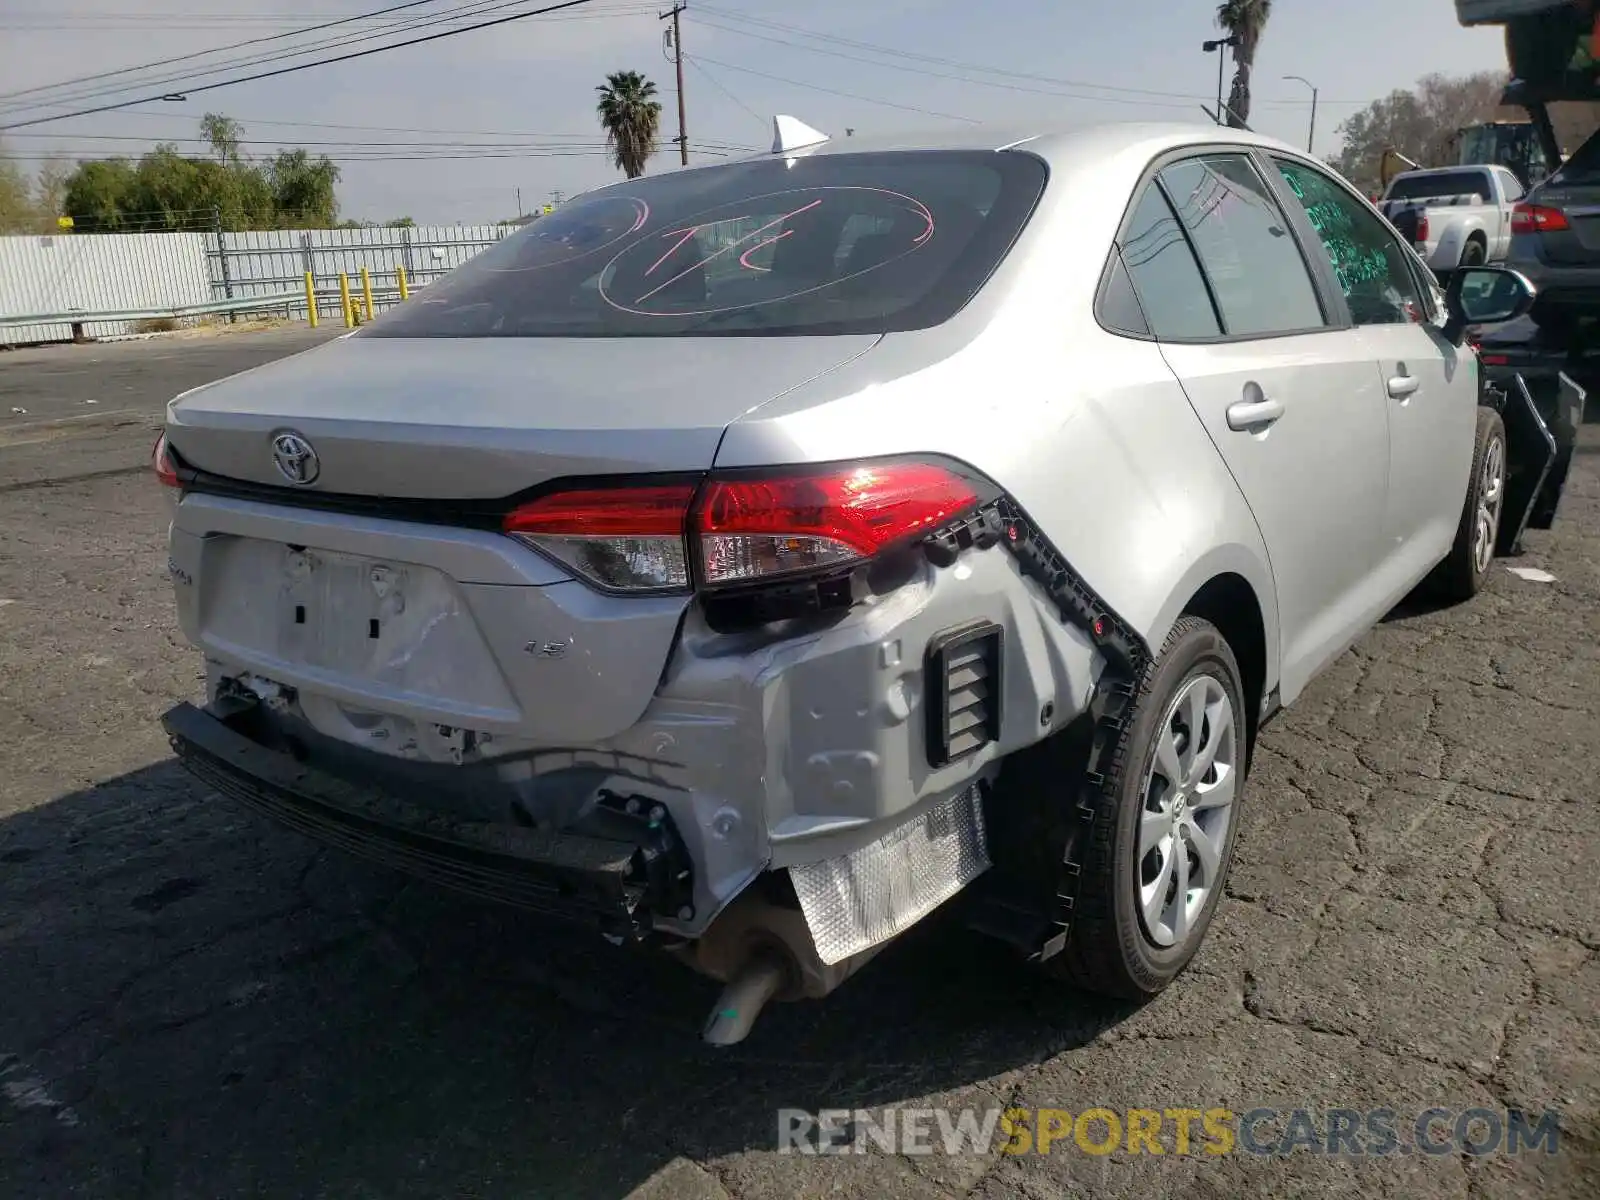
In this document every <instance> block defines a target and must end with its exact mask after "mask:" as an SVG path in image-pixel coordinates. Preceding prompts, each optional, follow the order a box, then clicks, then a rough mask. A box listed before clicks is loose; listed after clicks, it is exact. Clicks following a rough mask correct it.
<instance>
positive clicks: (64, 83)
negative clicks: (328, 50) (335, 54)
mask: <svg viewBox="0 0 1600 1200" xmlns="http://www.w3.org/2000/svg"><path fill="white" fill-rule="evenodd" d="M435 3H438V0H408V3H405V4H394V5H390V6H389V7H388V8H380V9H378V10H376V11H375V12H370V13H361V14H360V15H359V16H354V17H343V18H341V19H339V20H337V21H326V22H324V23H322V24H320V25H311V26H308V27H306V28H304V29H296V30H293V31H292V32H290V33H275V34H271V35H269V36H266V37H254V38H249V39H247V40H245V41H242V42H232V43H230V44H229V45H226V46H214V47H213V48H211V49H210V50H197V51H195V52H194V53H192V54H179V55H176V56H174V57H172V58H159V59H157V60H156V61H155V62H148V63H142V64H140V65H139V66H136V67H120V68H118V69H117V70H115V71H100V72H97V73H96V74H93V75H81V76H79V77H78V78H76V79H63V80H59V81H57V82H56V83H42V84H39V85H37V86H35V87H30V88H22V89H20V90H18V91H15V92H0V100H10V99H12V98H13V97H16V96H31V95H34V94H36V93H38V92H51V91H55V90H56V89H58V88H64V87H74V86H76V85H78V84H80V83H88V82H90V81H92V80H96V79H111V78H114V77H116V76H118V75H128V74H132V73H134V72H136V71H148V70H150V69H151V68H152V67H164V66H167V65H169V64H171V63H178V62H187V61H188V60H189V59H194V58H205V57H207V56H208V55H212V54H220V53H222V52H223V51H224V50H237V49H239V48H240V47H241V46H256V45H260V44H261V43H263V42H275V41H279V40H281V39H283V38H290V37H298V36H300V35H301V34H306V33H315V32H317V30H319V29H332V28H333V27H334V26H336V25H348V24H350V23H351V22H352V21H367V20H371V19H372V18H373V17H381V16H383V15H385V14H386V13H392V12H399V11H401V10H402V9H407V8H419V7H421V6H422V5H424V4H435Z"/></svg>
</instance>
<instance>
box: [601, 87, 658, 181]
mask: <svg viewBox="0 0 1600 1200" xmlns="http://www.w3.org/2000/svg"><path fill="white" fill-rule="evenodd" d="M595 91H597V92H599V93H600V103H599V104H598V105H596V106H595V107H596V111H597V112H598V113H599V114H600V124H601V125H603V126H604V127H605V131H606V146H607V147H608V148H609V149H610V151H611V154H612V157H613V158H614V159H615V160H616V163H617V166H618V168H620V169H621V170H622V171H623V173H625V174H626V175H627V176H628V178H629V179H637V178H639V176H641V175H643V174H644V164H645V160H646V159H648V158H649V157H650V156H651V155H652V154H654V153H655V152H656V136H657V134H659V133H660V132H661V105H660V104H659V103H658V102H657V101H656V100H655V99H654V98H653V97H654V96H655V94H656V85H655V84H653V83H651V82H650V81H649V80H648V79H646V78H645V77H644V76H643V75H641V74H639V72H637V71H616V72H614V73H612V74H610V75H607V76H606V81H605V83H604V84H603V85H601V86H600V87H598V88H596V89H595Z"/></svg>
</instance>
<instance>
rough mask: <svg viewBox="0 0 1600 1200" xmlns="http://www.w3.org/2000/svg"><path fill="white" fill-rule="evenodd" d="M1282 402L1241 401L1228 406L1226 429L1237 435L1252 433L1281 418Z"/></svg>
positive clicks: (1263, 400) (1282, 411) (1264, 400)
mask: <svg viewBox="0 0 1600 1200" xmlns="http://www.w3.org/2000/svg"><path fill="white" fill-rule="evenodd" d="M1283 413H1284V408H1283V401H1282V400H1268V399H1262V400H1241V401H1240V402H1239V403H1237V404H1230V405H1228V428H1229V429H1232V430H1234V431H1235V432H1237V433H1253V432H1254V431H1256V430H1257V429H1260V428H1261V427H1262V426H1263V425H1271V424H1272V423H1273V422H1274V421H1276V420H1277V419H1278V418H1279V417H1281V416H1283Z"/></svg>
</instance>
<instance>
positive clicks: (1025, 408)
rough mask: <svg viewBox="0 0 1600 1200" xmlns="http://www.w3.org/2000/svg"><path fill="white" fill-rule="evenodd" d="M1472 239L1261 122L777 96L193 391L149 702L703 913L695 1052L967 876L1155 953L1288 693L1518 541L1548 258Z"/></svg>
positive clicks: (1110, 943) (367, 820)
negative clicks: (392, 298) (180, 684)
mask: <svg viewBox="0 0 1600 1200" xmlns="http://www.w3.org/2000/svg"><path fill="white" fill-rule="evenodd" d="M1462 276H1465V278H1458V279H1457V281H1456V282H1454V283H1453V284H1452V291H1451V293H1450V295H1449V296H1448V297H1447V296H1446V295H1444V294H1442V293H1441V292H1440V291H1439V288H1438V286H1437V284H1436V283H1435V281H1434V279H1433V277H1432V276H1431V275H1430V274H1429V273H1428V271H1427V269H1426V268H1425V267H1424V266H1423V265H1422V264H1421V263H1420V262H1419V261H1418V260H1417V258H1416V257H1415V255H1414V254H1413V253H1412V252H1411V250H1410V249H1409V248H1408V247H1407V246H1406V245H1404V244H1403V243H1402V241H1401V240H1400V239H1399V237H1398V236H1397V235H1396V234H1395V232H1394V230H1393V229H1392V228H1391V227H1390V226H1389V225H1388V224H1387V223H1386V222H1385V221H1384V220H1383V219H1382V218H1381V217H1380V216H1379V215H1378V214H1377V213H1376V211H1375V210H1374V209H1373V208H1372V207H1371V206H1370V205H1369V204H1368V203H1367V202H1366V201H1365V200H1364V199H1363V198H1362V197H1361V195H1360V194H1359V193H1357V192H1356V191H1355V190H1353V189H1352V188H1351V187H1350V186H1349V185H1348V184H1346V183H1345V182H1344V181H1343V180H1342V179H1340V178H1339V177H1338V176H1336V175H1335V174H1333V173H1331V172H1330V171H1329V169H1328V168H1327V167H1326V166H1324V165H1323V164H1321V163H1320V162H1317V161H1315V160H1314V159H1311V158H1308V157H1306V156H1305V155H1303V154H1300V153H1297V152H1296V151H1294V150H1293V149H1291V148H1289V147H1287V146H1284V145H1281V144H1279V143H1276V142H1272V141H1269V140H1266V139H1263V138H1260V137H1257V136H1255V135H1253V134H1248V133H1237V132H1234V131H1225V130H1219V129H1216V128H1214V127H1210V126H1206V127H1203V128H1178V127H1166V126H1148V125H1131V126H1102V127H1095V128H1087V129H1079V130H1076V131H1073V132H1066V133H1059V134H1051V135H1044V136H1026V137H1019V138H1011V139H1002V138H998V137H994V136H992V135H990V136H986V135H984V134H983V133H982V132H981V131H980V132H970V133H963V134H962V135H960V137H959V138H958V139H943V140H941V139H937V138H934V139H924V140H900V141H896V142H892V143H878V144H874V143H871V142H868V141H866V140H864V139H854V138H852V139H850V140H848V141H829V140H827V139H826V138H824V137H822V136H821V135H819V134H815V132H814V131H811V130H808V129H806V127H804V126H802V125H800V124H799V123H797V122H793V121H791V120H789V119H787V118H780V119H779V121H778V122H777V136H776V139H775V144H774V149H773V152H772V153H771V154H770V155H763V156H759V157H757V158H754V159H751V160H746V161H740V162H735V163H731V164H724V165H717V166H710V167H705V168H698V169H693V170H686V171H680V172H674V173H670V174H666V175H662V176H659V177H653V178H644V179H638V180H633V181H629V182H625V183H618V184H616V185H614V186H609V187H605V188H602V189H600V190H598V191H595V192H593V193H591V194H589V195H587V196H584V197H582V198H580V199H578V200H577V201H575V202H573V203H571V204H569V205H567V206H565V207H563V208H562V209H561V210H560V211H559V212H557V213H556V214H554V215H552V216H548V217H546V218H544V219H542V220H540V221H538V222H535V223H533V224H532V225H530V226H528V227H527V228H526V229H524V230H521V231H519V232H518V233H516V234H514V235H512V236H510V237H508V238H507V239H505V240H504V241H503V242H501V243H500V244H498V245H497V246H495V247H494V248H493V249H491V250H489V251H488V252H486V253H484V254H483V255H481V256H480V257H478V258H476V259H474V260H473V261H471V262H470V263H468V264H467V265H466V266H464V267H461V268H460V269H458V270H456V271H454V272H452V273H450V274H449V275H447V276H445V277H444V278H442V279H441V280H439V281H438V282H436V283H434V284H432V285H431V286H429V287H427V288H426V289H424V290H422V291H421V292H419V294H418V295H417V296H416V298H414V299H412V300H411V301H410V302H408V303H406V304H403V305H401V306H399V307H397V308H395V309H393V310H391V311H390V312H388V313H386V314H385V315H383V316H382V317H380V318H379V319H378V320H377V321H376V322H374V323H372V324H371V325H369V326H366V327H364V328H362V329H360V330H359V331H357V332H356V333H355V334H354V335H350V336H346V337H343V338H340V339H339V340H337V341H334V342H331V343H328V344H326V345H324V346H322V347H319V348H317V349H315V350H312V351H310V352H308V353H305V354H301V355H298V356H296V357H293V358H290V359H286V360H283V361H280V362H276V363H273V364H271V365H268V366H264V367H260V368H257V369H255V370H252V371H249V372H246V373H244V374H242V375H238V376H235V377H233V378H230V379H225V380H222V381H220V382H218V383H214V384H211V385H208V386H206V387H203V388H200V389H197V390H195V391H192V392H189V393H186V394H185V395H183V396H180V397H179V398H178V399H176V400H175V401H173V402H172V404H171V405H170V407H169V410H168V416H167V427H166V431H165V434H164V436H163V438H162V440H161V441H160V442H159V443H158V445H157V449H156V462H155V465H156V469H157V472H158V474H159V475H160V477H161V479H162V480H163V482H165V483H166V484H168V485H169V486H170V487H171V488H172V489H173V491H172V494H173V496H174V497H175V498H176V508H175V512H174V518H173V522H172V529H171V563H170V569H171V574H172V578H173V582H174V587H175V589H176V594H177V612H178V616H179V619H180V621H181V624H182V627H183V630H184V632H185V634H186V635H187V636H188V638H189V640H190V641H192V642H193V643H194V644H195V645H196V646H197V647H198V648H199V649H200V650H201V651H203V653H204V656H205V661H206V666H207V676H208V687H207V697H206V701H205V704H204V706H199V705H190V704H180V705H178V706H177V707H175V708H174V709H172V711H171V712H169V713H168V714H167V716H166V717H165V725H166V728H167V730H168V732H169V733H170V735H171V738H172V741H173V744H174V746H175V748H176V750H177V752H178V753H179V755H180V756H181V757H182V758H183V760H184V761H185V762H186V763H187V764H188V765H189V766H190V767H191V768H192V769H193V770H194V771H195V773H196V774H198V775H199V777H200V778H201V779H202V780H204V781H205V782H206V783H207V784H209V785H210V786H212V787H213V788H215V789H216V790H217V791H219V792H222V793H225V794H227V795H230V796H233V797H237V798H238V799H240V800H243V801H245V802H247V803H248V804H250V805H253V806H254V807H256V808H258V809H260V810H263V811H265V812H267V813H269V814H271V815H272V816H274V817H276V818H278V819H280V820H282V821H283V822H285V823H286V824H288V825H290V826H292V827H294V828H296V829H299V830H302V831H304V832H305V833H307V834H310V835H312V836H313V837H317V838H321V839H324V840H325V841H327V842H329V843H332V844H334V845H337V846H339V847H342V848H344V849H346V850H349V851H351V852H353V853H356V854H362V855H366V856H369V857H371V858H375V859H377V860H379V861H381V862H384V863H388V864H391V865H393V866H395V867H397V868H400V869H402V870H404V871H408V872H411V873H413V874H415V875H418V876H421V877H424V878H426V879H429V880H433V881H435V882H437V883H440V884H444V885H448V886H452V887H455V888H458V889H461V890H464V891H466V892H468V893H471V894H473V895H476V896H479V897H483V898H486V899H491V900H494V901H501V902H507V903H512V904H517V905H521V906H524V907H527V908H531V909H535V910H538V911H541V912H547V913H554V914H562V915H569V916H576V917H579V918H581V919H584V920H586V921H590V922H592V923H593V924H594V925H596V926H598V928H599V929H600V930H601V931H602V932H603V933H604V934H605V935H606V936H608V937H610V938H611V939H612V940H614V941H621V940H648V941H652V942H655V943H657V944H660V945H662V946H664V947H665V948H667V949H670V950H671V951H673V952H674V953H677V954H680V955H682V956H683V957H684V958H685V959H687V960H688V961H689V962H690V963H692V964H693V965H694V966H696V967H697V968H699V969H700V970H702V971H704V972H706V973H707V974H709V975H711V976H713V977H715V978H717V979H720V980H723V981H725V982H726V983H727V985H728V989H727V991H726V992H725V993H724V997H723V999H722V1000H720V1001H719V1002H718V1004H717V1005H716V1007H715V1009H714V1011H713V1013H712V1016H711V1018H710V1022H709V1024H708V1027H707V1031H706V1036H707V1037H708V1039H709V1040H711V1041H713V1042H724V1043H725V1042H730V1041H735V1040H738V1039H739V1038H740V1037H742V1036H743V1035H744V1034H745V1033H746V1032H747V1030H748V1028H749V1024H750V1021H751V1020H753V1018H754V1016H755V1014H756V1012H758V1011H759V1009H760V1007H761V1005H762V1004H763V1003H764V1002H765V1001H766V1000H768V999H770V998H772V997H773V996H778V997H781V998H795V997H800V996H820V995H823V994H825V993H827V992H828V991H829V990H831V989H832V988H833V987H835V986H837V985H838V983H839V982H840V981H842V980H843V979H844V978H845V977H846V976H848V975H849V974H850V973H851V972H852V971H853V970H855V969H856V968H857V967H858V966H859V965H861V964H862V963H863V962H864V961H866V960H867V959H868V958H869V957H870V956H871V955H872V954H873V953H874V952H875V951H876V950H878V949H879V948H880V947H882V946H883V945H884V944H886V943H887V942H888V941H890V940H891V939H892V938H893V937H894V936H895V935H897V934H898V933H900V932H901V931H903V930H904V929H906V928H907V927H908V926H910V925H911V924H913V923H914V922H916V921H918V920H919V919H921V918H923V917H924V916H926V915H927V914H929V913H930V912H931V911H933V910H934V909H935V908H938V907H940V906H941V905H944V904H945V903H946V902H947V901H952V900H953V899H954V898H956V897H957V894H958V893H960V896H959V901H958V902H956V903H953V904H952V905H951V907H952V908H959V909H960V910H961V911H962V912H963V913H964V915H965V917H966V919H967V920H968V921H969V922H970V923H971V924H973V925H975V926H976V927H977V928H979V929H981V930H983V931H985V932H988V933H991V934H993V935H994V936H996V937H999V938H1002V939H1005V940H1006V941H1008V942H1010V943H1012V944H1013V945H1015V946H1016V947H1017V948H1018V949H1019V951H1020V952H1021V954H1022V955H1023V956H1024V957H1027V958H1030V959H1032V960H1034V961H1036V962H1038V963H1040V964H1041V965H1042V966H1043V967H1044V968H1045V969H1047V970H1049V971H1051V972H1053V973H1055V974H1057V975H1059V976H1060V977H1061V978H1063V979H1065V980H1068V981H1070V982H1072V983H1075V984H1077V985H1080V986H1083V987H1088V988H1093V989H1098V990H1102V991H1105V992H1109V993H1114V994H1117V995H1121V996H1127V997H1133V998H1141V997H1147V996H1150V995H1153V994H1155V993H1157V992H1159V991H1160V990H1161V989H1162V988H1163V987H1165V986H1166V985H1167V984H1168V983H1169V982H1170V981H1171V980H1172V979H1173V978H1174V976H1176V975H1177V973H1178V972H1179V971H1180V970H1181V969H1182V968H1183V967H1184V966H1185V965H1186V964H1187V963H1188V962H1189V960H1190V959H1191V957H1192V956H1193V955H1194V954H1195V952H1196V950H1197V948H1198V947H1199V945H1200V943H1201V941H1202V939H1203V937H1204V936H1205V932H1206V929H1207V926H1208V925H1209V924H1210V922H1211V920H1212V919H1213V917H1214V915H1215V913H1216V910H1217V906H1218V904H1219V903H1220V901H1221V898H1222V893H1223V884H1224V880H1225V879H1226V876H1227V872H1228V865H1229V861H1230V858H1231V856H1232V854H1233V850H1234V844H1235V841H1236V839H1237V837H1238V833H1239V828H1240V823H1241V819H1242V816H1243V804H1244V782H1245V777H1246V774H1247V771H1248V768H1249V763H1250V754H1251V748H1252V744H1253V742H1254V740H1255V738H1256V736H1257V734H1258V732H1259V730H1260V728H1261V726H1262V725H1263V724H1264V723H1265V722H1266V721H1267V720H1268V719H1269V718H1270V717H1271V716H1272V715H1273V714H1274V713H1275V712H1277V711H1278V710H1279V709H1280V708H1281V707H1283V706H1285V705H1289V704H1292V703H1294V701H1295V699H1296V697H1297V696H1299V695H1300V694H1301V692H1302V691H1304V689H1305V688H1306V685H1307V683H1308V682H1309V681H1310V680H1311V679H1312V678H1313V677H1315V676H1316V674H1317V673H1318V672H1319V671H1320V670H1322V669H1323V668H1324V667H1326V666H1327V665H1328V664H1329V663H1330V662H1331V661H1332V660H1334V659H1335V658H1337V657H1338V656H1339V655H1340V654H1342V653H1343V652H1344V651H1345V650H1346V648H1347V647H1349V646H1350V645H1351V643H1352V642H1353V641H1354V640H1355V639H1357V638H1359V637H1360V636H1361V635H1362V634H1363V633H1364V632H1365V631H1366V630H1367V629H1368V628H1369V627H1371V626H1372V625H1373V624H1374V623H1375V622H1376V621H1377V620H1378V619H1379V618H1380V617H1381V616H1382V615H1383V614H1384V613H1385V612H1386V611H1387V610H1388V609H1389V608H1390V607H1391V606H1393V605H1394V604H1395V603H1396V602H1397V601H1399V600H1400V599H1401V598H1402V597H1404V596H1406V595H1407V593H1409V592H1411V591H1412V590H1413V589H1415V588H1416V587H1417V586H1418V585H1419V584H1422V583H1424V582H1426V583H1428V585H1429V586H1430V587H1433V588H1435V589H1436V590H1437V591H1438V592H1439V593H1440V594H1441V595H1443V596H1446V597H1450V598H1458V599H1459V598H1465V597H1467V596H1470V595H1471V594H1472V593H1473V592H1474V591H1476V590H1477V588H1478V586H1479V584H1480V583H1481V581H1482V580H1483V578H1484V576H1485V573H1486V571H1487V570H1488V568H1489V564H1490V560H1491V557H1492V555H1493V553H1494V546H1495V540H1496V532H1497V528H1498V523H1499V518H1500V509H1501V506H1502V496H1503V494H1504V484H1505V477H1506V472H1505V466H1506V454H1505V447H1506V441H1505V432H1504V429H1503V428H1502V426H1501V423H1500V418H1499V417H1498V416H1497V415H1496V414H1495V413H1494V412H1493V411H1492V410H1490V409H1489V408H1486V407H1480V406H1479V372H1478V363H1477V360H1476V357H1475V355H1474V352H1473V351H1472V349H1471V348H1470V347H1469V346H1465V345H1463V326H1464V325H1466V324H1467V323H1469V322H1471V321H1483V320H1491V319H1502V318H1509V317H1512V316H1516V315H1520V313H1521V312H1523V311H1524V310H1525V308H1526V306H1527V304H1528V302H1529V300H1530V295H1529V289H1528V287H1527V286H1526V284H1525V282H1524V281H1522V280H1521V279H1520V278H1519V277H1517V276H1515V275H1514V274H1512V273H1509V272H1505V271H1499V270H1496V269H1493V268H1486V269H1482V270H1475V271H1469V272H1463V273H1462ZM1474 306H1475V308H1474ZM1469 310H1471V311H1469Z"/></svg>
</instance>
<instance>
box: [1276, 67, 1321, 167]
mask: <svg viewBox="0 0 1600 1200" xmlns="http://www.w3.org/2000/svg"><path fill="white" fill-rule="evenodd" d="M1284 78H1285V79H1289V80H1293V81H1294V82H1295V83H1303V84H1305V85H1306V86H1307V87H1308V88H1310V89H1311V132H1310V133H1308V134H1307V135H1306V153H1307V154H1311V153H1313V152H1314V149H1313V148H1314V147H1315V146H1316V144H1317V85H1316V84H1314V83H1312V82H1311V80H1309V79H1307V78H1306V77H1305V76H1303V75H1285V76H1284Z"/></svg>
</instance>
